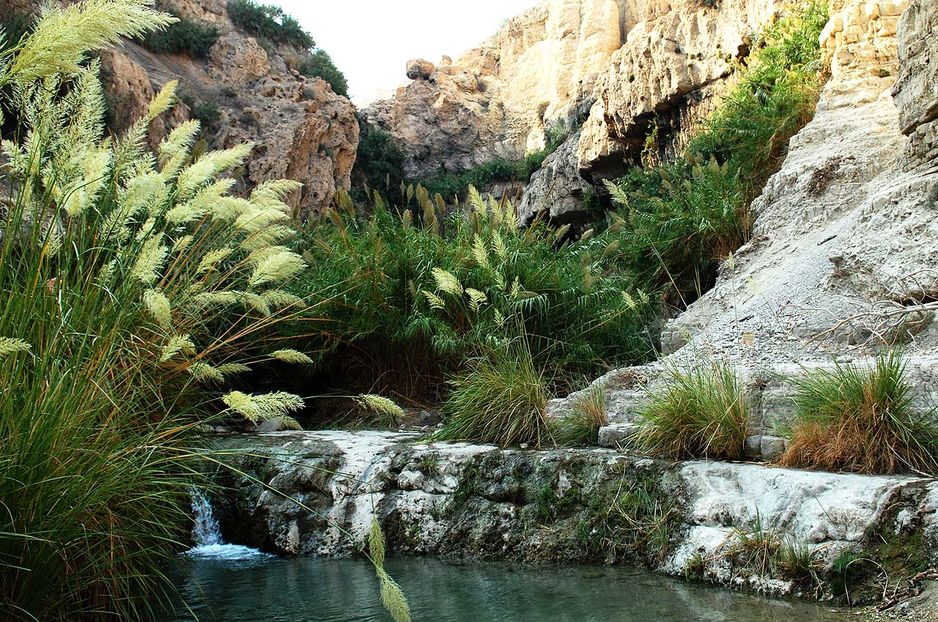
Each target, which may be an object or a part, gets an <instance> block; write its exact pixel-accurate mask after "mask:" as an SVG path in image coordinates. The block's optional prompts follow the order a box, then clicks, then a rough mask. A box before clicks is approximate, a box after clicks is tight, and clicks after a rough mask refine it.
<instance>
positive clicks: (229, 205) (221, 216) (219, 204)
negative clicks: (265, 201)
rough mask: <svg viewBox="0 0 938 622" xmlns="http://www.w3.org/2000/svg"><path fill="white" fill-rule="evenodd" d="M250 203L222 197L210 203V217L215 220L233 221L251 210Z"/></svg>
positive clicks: (235, 198) (237, 198) (239, 198)
mask: <svg viewBox="0 0 938 622" xmlns="http://www.w3.org/2000/svg"><path fill="white" fill-rule="evenodd" d="M252 208H253V206H252V205H251V202H250V201H248V200H247V199H242V198H241V197H231V196H223V197H219V198H218V199H216V200H215V201H213V202H212V207H211V210H212V216H213V217H214V218H215V219H217V220H234V219H235V218H237V217H239V216H241V215H242V214H244V213H245V212H247V211H248V210H250V209H252Z"/></svg>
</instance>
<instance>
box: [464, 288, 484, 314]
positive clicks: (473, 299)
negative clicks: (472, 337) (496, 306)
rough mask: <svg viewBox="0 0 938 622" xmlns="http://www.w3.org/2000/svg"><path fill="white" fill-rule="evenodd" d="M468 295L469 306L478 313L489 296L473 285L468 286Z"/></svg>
mask: <svg viewBox="0 0 938 622" xmlns="http://www.w3.org/2000/svg"><path fill="white" fill-rule="evenodd" d="M466 295H467V296H468V297H469V308H470V309H472V311H473V312H475V313H478V312H479V309H480V308H481V307H482V304H483V303H485V302H487V301H488V296H486V295H485V292H480V291H479V290H477V289H473V288H471V287H467V288H466Z"/></svg>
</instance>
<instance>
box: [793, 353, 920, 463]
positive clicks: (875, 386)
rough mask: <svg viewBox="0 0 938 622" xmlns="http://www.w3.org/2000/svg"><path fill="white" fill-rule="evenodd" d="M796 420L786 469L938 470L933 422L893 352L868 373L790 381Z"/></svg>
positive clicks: (846, 368)
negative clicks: (922, 409)
mask: <svg viewBox="0 0 938 622" xmlns="http://www.w3.org/2000/svg"><path fill="white" fill-rule="evenodd" d="M794 382H795V385H796V387H797V392H796V394H795V398H794V399H795V408H796V413H795V418H794V420H793V421H792V422H791V423H790V430H789V435H790V437H791V442H790V443H789V446H788V449H787V451H786V452H785V453H784V454H783V455H782V457H781V459H780V463H781V464H783V465H785V466H790V467H798V468H809V469H821V470H827V471H851V472H856V473H901V472H908V471H922V472H927V473H934V472H936V470H938V422H936V420H935V418H934V415H933V414H932V413H925V412H920V411H918V410H916V409H915V408H914V406H913V404H912V397H911V389H910V387H909V384H908V382H907V381H906V379H905V362H904V359H903V357H902V355H901V354H900V353H899V352H897V351H890V352H886V353H883V354H881V355H879V356H878V357H877V359H876V362H875V364H874V365H873V367H872V368H871V369H869V370H864V369H860V368H858V367H856V366H854V365H841V364H837V365H836V366H835V368H834V369H833V370H816V371H812V372H809V373H808V375H807V376H806V377H805V378H802V379H796V380H794Z"/></svg>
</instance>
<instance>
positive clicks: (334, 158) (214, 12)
mask: <svg viewBox="0 0 938 622" xmlns="http://www.w3.org/2000/svg"><path fill="white" fill-rule="evenodd" d="M226 7H227V2H226V1H225V0H177V1H174V2H173V3H172V8H173V10H175V11H176V12H178V13H179V14H180V15H182V16H183V17H187V18H189V19H196V20H200V21H203V22H208V23H211V24H213V25H215V26H216V27H217V28H218V29H219V31H220V33H221V36H220V37H219V39H218V41H217V42H216V43H215V45H214V46H212V48H211V50H210V51H209V57H208V58H207V59H205V60H200V59H194V58H191V57H188V56H185V55H171V54H155V53H153V52H150V51H149V50H147V49H145V48H143V47H141V46H139V45H137V44H135V43H133V42H129V41H125V42H124V43H123V44H122V45H121V46H120V47H119V48H118V49H115V50H112V51H109V52H106V53H104V54H103V55H102V77H103V81H104V83H105V89H106V93H107V96H108V99H109V101H110V103H111V110H112V112H113V123H112V126H113V129H114V130H115V131H117V132H120V131H123V130H124V129H126V128H127V127H129V126H130V124H131V123H132V122H133V121H134V120H135V119H137V118H139V117H140V116H141V115H142V114H143V113H144V112H145V111H146V108H147V103H148V102H149V100H150V98H151V97H152V95H153V93H154V92H156V91H158V90H159V89H160V88H161V87H162V86H163V85H164V84H165V83H166V82H168V81H169V80H173V79H176V80H179V83H180V84H179V92H180V93H181V94H182V95H183V96H184V98H185V99H186V101H188V102H189V104H192V106H191V108H192V109H195V110H192V109H190V106H188V105H186V104H180V105H178V106H177V107H176V108H175V109H174V110H173V111H172V112H171V113H169V114H168V115H164V118H161V119H158V120H156V121H155V122H154V123H153V125H152V126H151V128H150V142H151V145H152V146H156V145H157V144H158V143H159V141H160V140H161V139H162V138H163V136H165V134H166V133H167V131H169V130H170V129H172V128H173V127H175V126H176V125H178V124H179V123H180V122H182V121H184V120H186V119H188V118H189V117H190V116H192V115H195V114H197V113H199V112H200V110H199V109H201V111H204V110H214V111H216V112H215V114H216V115H217V120H216V121H215V122H214V124H213V126H212V127H209V128H203V137H204V138H206V139H207V141H208V148H212V149H221V148H228V147H231V146H233V145H235V144H238V143H242V142H248V141H250V142H254V143H255V144H256V147H255V150H254V152H253V153H252V154H251V156H250V157H249V158H248V160H247V162H246V166H245V169H246V170H245V171H244V175H243V176H242V177H241V178H240V182H241V183H240V184H239V188H240V189H241V190H244V191H247V190H250V188H251V187H253V186H254V185H256V184H259V183H262V182H264V181H267V180H269V179H275V178H289V179H295V180H297V181H299V182H301V183H302V184H303V188H302V190H300V191H299V192H297V193H295V195H294V196H292V197H289V202H290V204H291V205H293V207H294V208H295V210H296V212H295V213H296V215H297V216H298V217H300V218H305V217H306V215H307V214H309V213H312V212H318V211H321V210H322V209H324V208H325V207H328V206H329V205H330V204H331V203H332V201H333V198H334V197H335V193H336V191H337V190H338V189H339V188H343V189H346V190H347V189H349V188H350V186H351V170H352V165H353V164H354V161H355V152H356V150H357V148H358V138H359V136H358V135H359V126H358V121H357V119H356V114H355V108H354V106H353V105H352V104H351V102H350V101H349V100H348V99H346V98H344V97H341V96H339V95H336V94H335V93H334V92H333V91H332V89H331V87H330V86H329V85H328V84H327V83H326V82H324V81H323V80H320V79H318V78H314V79H310V78H306V77H304V76H302V75H300V74H299V73H298V72H297V71H295V70H293V69H292V68H291V67H290V63H292V62H293V59H294V57H295V56H296V55H297V51H295V50H292V49H291V48H289V47H286V46H273V45H270V44H266V45H261V43H260V42H258V41H257V39H255V38H254V37H251V36H249V35H247V34H246V33H243V32H240V31H239V30H237V29H236V28H235V27H234V25H233V24H232V23H231V21H230V20H229V19H228V15H227V12H226Z"/></svg>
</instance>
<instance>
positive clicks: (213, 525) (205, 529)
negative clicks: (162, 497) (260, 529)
mask: <svg viewBox="0 0 938 622" xmlns="http://www.w3.org/2000/svg"><path fill="white" fill-rule="evenodd" d="M192 517H193V521H194V522H193V525H192V541H193V542H194V543H195V546H193V547H192V548H191V549H189V550H188V551H186V555H187V556H189V557H193V558H197V559H218V560H223V561H235V560H245V559H259V558H263V557H270V555H268V554H267V553H263V552H261V551H258V550H257V549H252V548H251V547H249V546H242V545H240V544H226V543H225V541H224V540H223V539H222V537H221V530H220V529H219V527H218V521H217V520H216V519H215V514H214V512H212V504H211V503H210V502H209V500H208V498H207V497H206V496H205V495H204V494H203V493H202V491H201V490H199V489H198V488H193V489H192Z"/></svg>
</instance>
